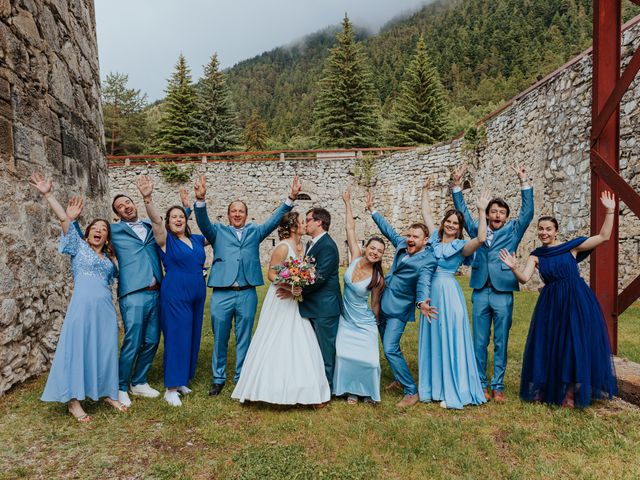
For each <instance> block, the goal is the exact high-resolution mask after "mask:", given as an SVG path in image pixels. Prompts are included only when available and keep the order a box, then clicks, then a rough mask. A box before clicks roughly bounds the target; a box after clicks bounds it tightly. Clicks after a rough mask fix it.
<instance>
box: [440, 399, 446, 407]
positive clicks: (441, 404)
mask: <svg viewBox="0 0 640 480" xmlns="http://www.w3.org/2000/svg"><path fill="white" fill-rule="evenodd" d="M440 407H442V408H447V402H445V401H444V400H442V401H441V402H440Z"/></svg>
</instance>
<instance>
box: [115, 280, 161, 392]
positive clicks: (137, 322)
mask: <svg viewBox="0 0 640 480" xmlns="http://www.w3.org/2000/svg"><path fill="white" fill-rule="evenodd" d="M159 296H160V295H159V292H158V291H157V290H156V291H150V290H139V291H137V292H133V293H130V294H128V295H125V296H124V297H121V298H120V300H119V302H118V304H119V306H120V314H121V315H122V323H123V324H124V338H123V340H122V347H121V348H120V359H119V364H118V368H119V377H120V385H119V389H120V390H121V391H123V392H126V391H128V390H129V384H131V385H140V384H142V383H147V373H148V372H149V369H150V368H151V364H152V363H153V357H154V356H155V355H156V351H157V350H158V344H159V343H160V318H159V315H158V298H159Z"/></svg>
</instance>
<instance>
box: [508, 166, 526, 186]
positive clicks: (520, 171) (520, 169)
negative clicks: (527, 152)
mask: <svg viewBox="0 0 640 480" xmlns="http://www.w3.org/2000/svg"><path fill="white" fill-rule="evenodd" d="M511 170H513V171H514V172H515V174H516V175H518V178H519V179H520V181H521V182H526V181H527V171H526V169H525V168H524V164H522V163H518V164H516V165H515V166H512V167H511Z"/></svg>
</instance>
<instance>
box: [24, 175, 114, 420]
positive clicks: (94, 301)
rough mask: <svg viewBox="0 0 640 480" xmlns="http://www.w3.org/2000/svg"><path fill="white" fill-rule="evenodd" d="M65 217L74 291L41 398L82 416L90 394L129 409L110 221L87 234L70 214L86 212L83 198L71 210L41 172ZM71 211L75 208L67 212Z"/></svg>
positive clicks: (44, 190) (41, 187)
mask: <svg viewBox="0 0 640 480" xmlns="http://www.w3.org/2000/svg"><path fill="white" fill-rule="evenodd" d="M30 183H31V185H33V186H34V187H35V188H36V189H37V190H38V192H40V193H41V194H42V195H43V196H44V197H45V198H46V199H47V202H48V203H49V206H50V207H51V209H52V210H53V213H54V214H55V215H56V216H57V217H58V219H59V220H60V224H61V226H62V238H61V240H60V248H59V251H60V253H64V254H66V255H69V256H71V269H72V271H73V281H74V287H73V294H72V295H71V301H70V302H69V307H68V308H67V313H66V315H65V317H64V322H63V324H62V330H61V332H60V338H59V340H58V345H57V346H56V353H55V355H54V357H53V363H52V365H51V371H50V372H49V377H48V378H47V384H46V386H45V388H44V392H43V393H42V397H41V398H40V399H41V400H42V401H45V402H61V403H67V408H68V409H69V413H71V414H72V415H73V416H74V417H75V418H76V419H77V420H78V421H79V422H82V423H87V422H90V421H91V417H89V415H87V413H86V412H85V411H84V409H83V408H82V405H81V403H80V401H82V400H85V399H86V398H91V399H93V400H99V399H100V398H103V397H105V402H106V403H107V404H109V405H111V406H112V407H113V408H115V409H117V410H119V411H122V412H125V411H126V410H127V408H126V407H125V406H124V405H122V404H121V403H120V402H119V401H118V321H117V319H116V311H115V308H114V306H113V301H112V297H111V284H112V283H113V279H114V277H115V275H116V268H115V266H114V264H113V262H112V260H111V259H112V258H114V255H113V251H112V250H111V246H110V240H111V230H110V227H109V222H107V221H106V220H102V219H96V220H94V221H92V222H91V224H90V225H89V226H88V227H87V229H86V231H85V233H84V237H83V236H82V235H81V234H80V233H79V231H78V229H77V226H76V225H75V224H72V223H71V222H70V221H69V217H73V218H76V217H77V216H78V215H80V213H81V211H82V207H83V202H82V200H80V199H79V198H75V197H73V198H71V199H70V200H69V204H68V207H67V211H65V209H64V208H63V207H62V206H61V205H60V203H58V201H57V200H56V199H55V197H54V196H53V194H52V191H53V183H52V182H51V180H47V179H45V178H44V176H43V175H42V174H40V173H34V174H33V175H32V176H31V179H30ZM67 212H69V214H67Z"/></svg>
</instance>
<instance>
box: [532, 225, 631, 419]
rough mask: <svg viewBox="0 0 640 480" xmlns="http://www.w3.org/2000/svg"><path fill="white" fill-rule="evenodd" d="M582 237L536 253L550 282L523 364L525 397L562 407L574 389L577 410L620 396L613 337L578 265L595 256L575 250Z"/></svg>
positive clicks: (541, 298) (535, 314)
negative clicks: (612, 351) (610, 340)
mask: <svg viewBox="0 0 640 480" xmlns="http://www.w3.org/2000/svg"><path fill="white" fill-rule="evenodd" d="M585 240H587V238H586V237H579V238H576V239H573V240H571V241H568V242H565V243H563V244H560V245H556V246H553V247H540V248H536V249H535V250H534V251H533V252H531V255H535V256H536V257H538V271H539V272H540V276H541V277H542V280H543V281H544V283H545V286H544V288H543V289H542V291H541V292H540V296H539V297H538V302H537V303H536V307H535V310H534V311H533V317H532V319H531V326H530V327H529V335H528V337H527V343H526V346H525V350H524V358H523V361H522V377H521V383H520V398H522V399H523V400H528V401H541V402H545V403H549V404H557V405H561V404H562V402H563V400H564V398H565V396H566V394H567V388H568V387H570V386H573V387H574V405H575V406H577V407H585V406H587V405H589V404H590V403H591V399H592V398H611V397H612V396H613V395H615V394H616V393H617V391H618V389H617V384H616V377H615V372H614V367H613V358H612V356H611V349H610V346H609V335H608V333H607V328H606V325H605V321H604V316H603V315H602V310H601V309H600V304H599V303H598V299H597V298H596V296H595V295H594V293H593V291H592V290H591V289H590V288H589V286H588V285H587V284H586V282H585V281H584V280H583V279H582V277H581V276H580V272H579V270H578V263H579V262H581V261H582V260H584V259H585V258H587V257H588V256H589V253H591V252H590V251H588V252H578V254H577V257H574V256H573V255H572V253H571V250H572V249H574V248H576V247H577V246H579V245H580V244H581V243H583V242H584V241H585Z"/></svg>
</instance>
